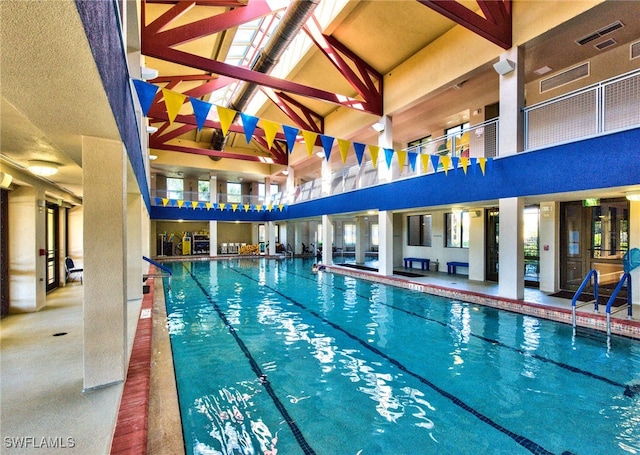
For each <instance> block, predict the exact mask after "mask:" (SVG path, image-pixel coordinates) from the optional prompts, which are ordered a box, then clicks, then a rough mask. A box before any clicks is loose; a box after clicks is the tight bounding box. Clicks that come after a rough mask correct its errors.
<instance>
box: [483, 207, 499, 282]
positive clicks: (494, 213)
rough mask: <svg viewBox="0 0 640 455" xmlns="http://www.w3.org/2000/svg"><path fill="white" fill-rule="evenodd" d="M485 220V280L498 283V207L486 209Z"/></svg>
mask: <svg viewBox="0 0 640 455" xmlns="http://www.w3.org/2000/svg"><path fill="white" fill-rule="evenodd" d="M485 220H486V223H487V226H486V229H485V232H486V235H487V238H486V241H485V245H486V246H485V248H486V254H485V257H486V264H485V279H486V280H487V281H498V243H499V242H498V237H499V234H500V211H499V210H498V207H494V208H490V209H487V212H486V216H485Z"/></svg>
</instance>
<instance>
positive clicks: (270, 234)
mask: <svg viewBox="0 0 640 455" xmlns="http://www.w3.org/2000/svg"><path fill="white" fill-rule="evenodd" d="M266 228H267V244H268V245H269V248H268V250H267V251H265V253H266V254H268V255H269V256H274V255H275V254H276V227H275V223H274V222H273V221H267V225H266Z"/></svg>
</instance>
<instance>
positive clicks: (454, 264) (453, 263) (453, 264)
mask: <svg viewBox="0 0 640 455" xmlns="http://www.w3.org/2000/svg"><path fill="white" fill-rule="evenodd" d="M456 267H466V268H469V263H468V262H457V261H451V262H447V273H448V274H449V275H451V274H452V273H453V274H455V273H456Z"/></svg>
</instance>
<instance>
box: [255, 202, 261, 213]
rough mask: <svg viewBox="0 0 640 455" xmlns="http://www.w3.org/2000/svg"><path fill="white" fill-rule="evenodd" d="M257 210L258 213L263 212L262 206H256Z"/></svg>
mask: <svg viewBox="0 0 640 455" xmlns="http://www.w3.org/2000/svg"><path fill="white" fill-rule="evenodd" d="M256 210H257V211H258V212H259V211H261V210H262V206H261V205H259V204H258V205H256Z"/></svg>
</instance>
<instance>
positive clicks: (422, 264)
mask: <svg viewBox="0 0 640 455" xmlns="http://www.w3.org/2000/svg"><path fill="white" fill-rule="evenodd" d="M414 262H419V263H420V268H421V269H422V270H429V262H431V260H430V259H424V258H404V268H405V269H406V268H409V269H411V268H413V263H414ZM407 264H408V265H407Z"/></svg>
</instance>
